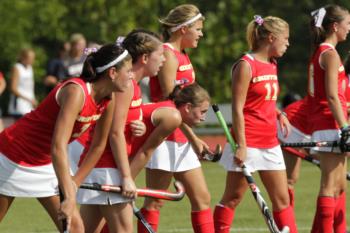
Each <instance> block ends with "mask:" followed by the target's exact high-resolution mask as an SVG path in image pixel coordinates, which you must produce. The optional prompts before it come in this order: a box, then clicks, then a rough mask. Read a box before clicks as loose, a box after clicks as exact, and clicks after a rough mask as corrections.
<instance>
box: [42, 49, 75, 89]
mask: <svg viewBox="0 0 350 233" xmlns="http://www.w3.org/2000/svg"><path fill="white" fill-rule="evenodd" d="M69 50H70V43H69V42H61V43H60V44H59V46H58V51H57V56H56V57H55V58H52V59H50V60H49V62H48V64H47V67H46V76H45V78H44V85H45V87H46V91H47V94H48V93H49V92H50V91H51V90H52V89H53V88H54V87H55V86H56V85H57V84H58V83H59V82H61V81H62V80H64V79H65V78H66V77H67V76H68V73H67V70H66V67H65V66H64V61H65V59H67V56H68V53H69Z"/></svg>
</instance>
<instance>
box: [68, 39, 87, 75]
mask: <svg viewBox="0 0 350 233" xmlns="http://www.w3.org/2000/svg"><path fill="white" fill-rule="evenodd" d="M85 47H86V39H85V37H84V36H83V35H82V34H80V33H75V34H73V35H72V36H71V38H70V50H69V53H68V57H67V59H65V61H64V66H65V68H66V69H67V76H68V77H78V76H80V74H81V71H82V70H83V64H84V60H85V57H86V56H85V55H84V49H85Z"/></svg>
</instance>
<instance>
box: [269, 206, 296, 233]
mask: <svg viewBox="0 0 350 233" xmlns="http://www.w3.org/2000/svg"><path fill="white" fill-rule="evenodd" d="M273 218H274V220H275V222H276V225H277V226H278V228H279V229H280V230H282V228H283V227H284V226H288V227H289V232H290V233H297V232H298V230H297V225H296V222H295V217H294V210H293V207H292V206H288V207H287V208H285V209H283V210H280V211H273Z"/></svg>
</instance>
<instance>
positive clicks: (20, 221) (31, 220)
mask: <svg viewBox="0 0 350 233" xmlns="http://www.w3.org/2000/svg"><path fill="white" fill-rule="evenodd" d="M203 170H204V173H205V176H206V179H207V184H208V186H209V189H210V192H211V195H212V206H214V205H215V204H216V203H217V202H218V201H219V200H220V197H221V194H222V192H223V189H224V184H225V171H224V170H223V169H222V168H221V166H219V165H218V164H213V163H204V164H203ZM319 175H320V172H319V170H318V168H317V167H316V166H314V165H311V164H308V163H306V162H304V163H303V167H302V172H301V175H300V179H299V182H298V183H297V185H296V208H295V211H296V219H297V224H298V227H299V228H300V229H299V232H300V233H306V232H310V228H311V224H312V219H313V215H314V211H315V203H316V197H317V192H318V188H319V178H320V177H319ZM255 178H256V181H257V182H258V186H259V187H260V189H261V190H262V192H263V196H264V198H265V200H267V199H268V198H267V195H266V193H265V191H264V189H263V187H262V185H261V183H260V180H259V178H258V177H257V176H256V175H255ZM138 185H139V187H144V182H143V174H142V175H141V176H140V177H139V178H138ZM348 191H349V188H348ZM348 196H349V194H348ZM349 200H350V198H349V197H348V198H347V209H348V210H349V209H350V201H349ZM142 201H143V200H142V199H141V198H139V200H138V202H137V203H138V206H139V207H140V206H141V205H142ZM269 206H271V205H270V204H269ZM349 220H350V215H349V214H348V215H347V222H348V224H350V221H349ZM232 227H233V228H232V231H231V232H236V233H240V232H242V233H243V232H249V233H255V232H256V233H261V232H268V230H267V228H266V224H265V222H264V220H263V217H262V215H261V214H260V212H259V209H258V206H257V204H256V202H255V201H254V199H253V197H252V195H251V193H250V191H249V190H248V191H247V193H246V195H245V198H244V200H243V202H242V203H241V205H240V206H239V207H238V208H237V210H236V215H235V221H234V224H233V225H232ZM191 229H192V228H191V220H190V205H189V201H188V199H187V197H185V198H184V200H182V201H180V202H167V203H166V205H165V206H164V208H163V210H162V214H161V222H160V226H159V232H162V233H163V232H182V233H187V232H188V233H189V232H192V230H191ZM0 232H1V233H22V232H26V233H29V232H43V233H44V232H46V233H48V232H56V229H55V227H54V226H53V224H52V223H51V220H50V219H49V217H48V216H47V214H46V213H45V211H44V210H43V209H42V208H41V206H40V204H39V203H38V202H37V201H36V200H34V199H16V200H15V202H14V203H13V206H12V207H11V209H10V210H9V212H8V214H7V216H6V217H5V219H4V220H3V222H2V223H1V224H0Z"/></svg>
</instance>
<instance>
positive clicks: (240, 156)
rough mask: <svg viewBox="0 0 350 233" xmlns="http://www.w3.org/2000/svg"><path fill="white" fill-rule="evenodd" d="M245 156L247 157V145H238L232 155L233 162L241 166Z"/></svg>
mask: <svg viewBox="0 0 350 233" xmlns="http://www.w3.org/2000/svg"><path fill="white" fill-rule="evenodd" d="M246 158H247V147H244V146H238V147H237V150H236V153H235V156H234V157H233V162H234V163H236V164H237V165H238V166H240V167H241V166H242V165H243V163H244V161H245V160H246Z"/></svg>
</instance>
